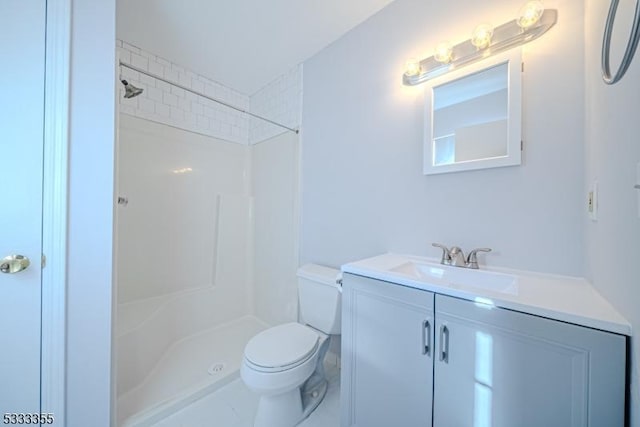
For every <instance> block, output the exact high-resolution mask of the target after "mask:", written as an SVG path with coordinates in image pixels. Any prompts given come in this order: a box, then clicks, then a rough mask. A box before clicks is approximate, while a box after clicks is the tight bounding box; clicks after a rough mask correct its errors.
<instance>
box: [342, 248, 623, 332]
mask: <svg viewBox="0 0 640 427" xmlns="http://www.w3.org/2000/svg"><path fill="white" fill-rule="evenodd" d="M411 262H413V263H416V262H417V263H421V264H429V265H433V266H434V267H441V268H444V269H450V268H456V269H458V268H459V267H443V266H439V260H437V259H433V258H423V257H415V256H409V255H396V254H385V255H380V256H376V257H373V258H367V259H363V260H361V261H356V262H352V263H349V264H345V265H343V266H342V271H343V272H345V273H352V274H357V275H359V276H366V277H371V278H373V279H379V280H384V281H387V282H393V283H397V284H399V285H404V286H409V287H412V288H416V289H423V290H426V291H431V292H435V293H439V294H443V295H450V296H453V297H458V298H463V299H466V300H470V301H478V302H483V303H489V304H494V305H495V306H497V307H503V308H508V309H512V310H517V311H520V312H523V313H529V314H534V315H538V316H543V317H547V318H550V319H555V320H560V321H564V322H569V323H574V324H576V325H581V326H587V327H590V328H595V329H601V330H603V331H608V332H614V333H617V334H622V335H629V336H630V335H631V325H630V324H629V322H628V321H627V320H626V319H625V318H624V317H622V316H621V315H620V314H619V313H618V312H617V311H616V310H615V309H614V308H613V307H612V306H611V304H609V302H608V301H607V300H605V299H604V298H603V297H602V296H601V295H600V294H599V293H598V291H596V289H595V288H594V287H593V286H592V285H591V284H590V283H589V282H588V281H587V280H585V279H583V278H578V277H567V276H557V275H551V274H541V273H534V272H529V271H520V270H510V269H502V268H486V267H484V266H481V267H480V269H481V270H480V272H481V273H482V271H487V272H491V273H496V274H499V275H513V276H515V281H514V284H513V285H511V286H509V289H508V290H506V291H495V290H491V289H484V288H481V287H474V286H466V285H461V284H458V283H451V282H449V281H447V280H440V279H437V278H433V277H429V278H425V277H418V276H417V275H416V274H412V273H411V272H410V271H409V270H408V269H403V266H404V265H407V263H411ZM394 269H396V271H393V270H394ZM405 270H406V271H405ZM475 271H478V270H475ZM470 273H471V274H473V273H472V272H470Z"/></svg>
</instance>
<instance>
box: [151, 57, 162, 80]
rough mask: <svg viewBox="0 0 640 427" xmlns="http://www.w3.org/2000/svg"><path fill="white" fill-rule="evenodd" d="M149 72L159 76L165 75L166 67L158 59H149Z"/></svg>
mask: <svg viewBox="0 0 640 427" xmlns="http://www.w3.org/2000/svg"><path fill="white" fill-rule="evenodd" d="M149 72H150V73H152V74H155V75H157V76H160V77H163V76H164V67H163V66H162V64H160V63H159V62H158V61H149Z"/></svg>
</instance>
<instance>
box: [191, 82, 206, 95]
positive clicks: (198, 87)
mask: <svg viewBox="0 0 640 427" xmlns="http://www.w3.org/2000/svg"><path fill="white" fill-rule="evenodd" d="M191 89H193V90H195V91H196V92H200V93H204V83H203V82H201V81H200V80H196V79H193V81H192V82H191Z"/></svg>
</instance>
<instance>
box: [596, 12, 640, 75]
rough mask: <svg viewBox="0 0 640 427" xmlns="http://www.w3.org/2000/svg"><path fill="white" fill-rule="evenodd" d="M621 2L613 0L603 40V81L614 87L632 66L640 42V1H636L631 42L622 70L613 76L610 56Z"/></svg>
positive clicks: (623, 58)
mask: <svg viewBox="0 0 640 427" xmlns="http://www.w3.org/2000/svg"><path fill="white" fill-rule="evenodd" d="M618 3H619V0H611V6H610V7H609V14H608V16H607V24H606V26H605V29H604V38H603V39H602V79H603V80H604V82H605V83H606V84H609V85H612V84H614V83H616V82H617V81H618V80H620V79H621V78H622V76H624V74H625V73H626V72H627V69H628V68H629V65H631V61H632V60H633V55H634V54H635V53H636V48H637V47H638V41H640V0H636V12H635V15H634V18H633V26H632V28H631V33H630V35H629V42H628V43H627V48H626V49H625V51H624V56H623V57H622V61H621V62H620V68H618V71H616V73H615V74H614V75H613V76H612V75H611V67H610V64H609V54H610V50H611V34H612V33H613V22H614V21H615V18H616V11H617V9H618Z"/></svg>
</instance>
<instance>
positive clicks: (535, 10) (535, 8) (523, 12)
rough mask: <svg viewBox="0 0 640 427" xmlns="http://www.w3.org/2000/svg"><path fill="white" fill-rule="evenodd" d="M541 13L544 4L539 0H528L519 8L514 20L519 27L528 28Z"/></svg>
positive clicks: (537, 19)
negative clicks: (516, 17)
mask: <svg viewBox="0 0 640 427" xmlns="http://www.w3.org/2000/svg"><path fill="white" fill-rule="evenodd" d="M543 13H544V5H543V4H542V2H541V1H540V0H532V1H528V2H527V3H525V5H524V6H522V8H521V9H520V13H519V16H518V19H517V20H516V21H517V22H518V25H519V26H520V27H521V28H529V27H531V26H532V25H535V24H536V22H538V21H539V20H540V17H541V16H542V14H543Z"/></svg>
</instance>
